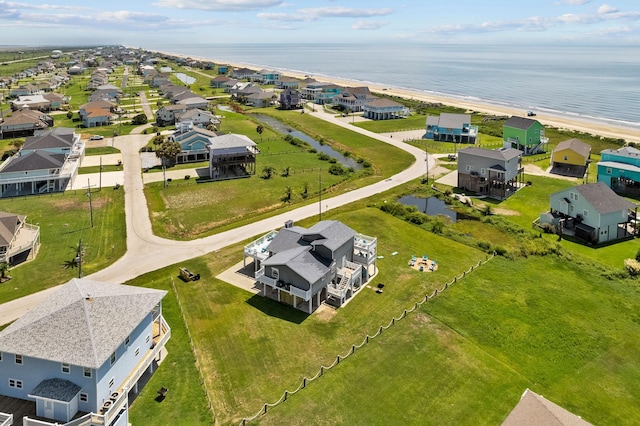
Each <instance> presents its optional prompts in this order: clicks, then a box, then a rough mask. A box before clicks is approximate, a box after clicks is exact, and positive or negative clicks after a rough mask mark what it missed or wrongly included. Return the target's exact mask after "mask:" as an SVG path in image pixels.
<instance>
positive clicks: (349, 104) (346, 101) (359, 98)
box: [332, 86, 376, 112]
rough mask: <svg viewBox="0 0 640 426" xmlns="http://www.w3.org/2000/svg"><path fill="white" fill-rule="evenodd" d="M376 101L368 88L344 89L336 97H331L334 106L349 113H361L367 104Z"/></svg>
mask: <svg viewBox="0 0 640 426" xmlns="http://www.w3.org/2000/svg"><path fill="white" fill-rule="evenodd" d="M374 99H376V97H375V96H373V95H372V94H371V91H370V90H369V88H368V87H366V86H363V87H345V88H343V89H341V92H340V94H339V95H337V96H333V97H332V102H333V104H334V105H340V106H341V107H343V108H344V109H347V110H349V111H351V112H361V111H362V110H363V107H364V105H365V104H367V103H368V102H371V101H373V100H374Z"/></svg>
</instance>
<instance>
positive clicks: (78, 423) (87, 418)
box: [64, 413, 105, 426]
mask: <svg viewBox="0 0 640 426" xmlns="http://www.w3.org/2000/svg"><path fill="white" fill-rule="evenodd" d="M104 424H105V422H104V415H102V414H96V413H89V414H86V415H84V416H82V417H80V418H77V419H75V420H72V421H70V422H68V423H65V424H64V426H100V425H104Z"/></svg>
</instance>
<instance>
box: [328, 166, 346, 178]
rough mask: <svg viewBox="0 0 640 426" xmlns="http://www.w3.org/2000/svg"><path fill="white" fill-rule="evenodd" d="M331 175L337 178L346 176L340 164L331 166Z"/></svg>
mask: <svg viewBox="0 0 640 426" xmlns="http://www.w3.org/2000/svg"><path fill="white" fill-rule="evenodd" d="M329 173H331V174H332V175H335V176H341V175H343V174H344V169H343V168H342V166H340V165H339V164H332V165H331V166H329Z"/></svg>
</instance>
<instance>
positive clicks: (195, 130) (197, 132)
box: [168, 122, 217, 164]
mask: <svg viewBox="0 0 640 426" xmlns="http://www.w3.org/2000/svg"><path fill="white" fill-rule="evenodd" d="M216 136H217V134H216V133H215V132H212V131H210V130H207V129H206V128H201V127H197V126H194V125H193V123H191V122H181V123H178V124H176V131H175V132H174V133H173V134H171V135H169V136H168V139H169V140H171V141H174V142H178V143H179V144H180V147H181V149H182V150H181V151H180V153H179V154H178V156H177V157H176V163H178V164H182V163H194V162H199V161H207V160H209V155H210V147H211V144H212V140H213V138H215V137H216Z"/></svg>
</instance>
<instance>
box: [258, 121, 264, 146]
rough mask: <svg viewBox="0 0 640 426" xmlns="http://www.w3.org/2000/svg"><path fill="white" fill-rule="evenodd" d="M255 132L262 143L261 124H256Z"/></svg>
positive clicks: (262, 130)
mask: <svg viewBox="0 0 640 426" xmlns="http://www.w3.org/2000/svg"><path fill="white" fill-rule="evenodd" d="M256 132H258V134H259V135H260V142H262V132H264V127H263V126H262V125H261V124H258V127H256Z"/></svg>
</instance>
